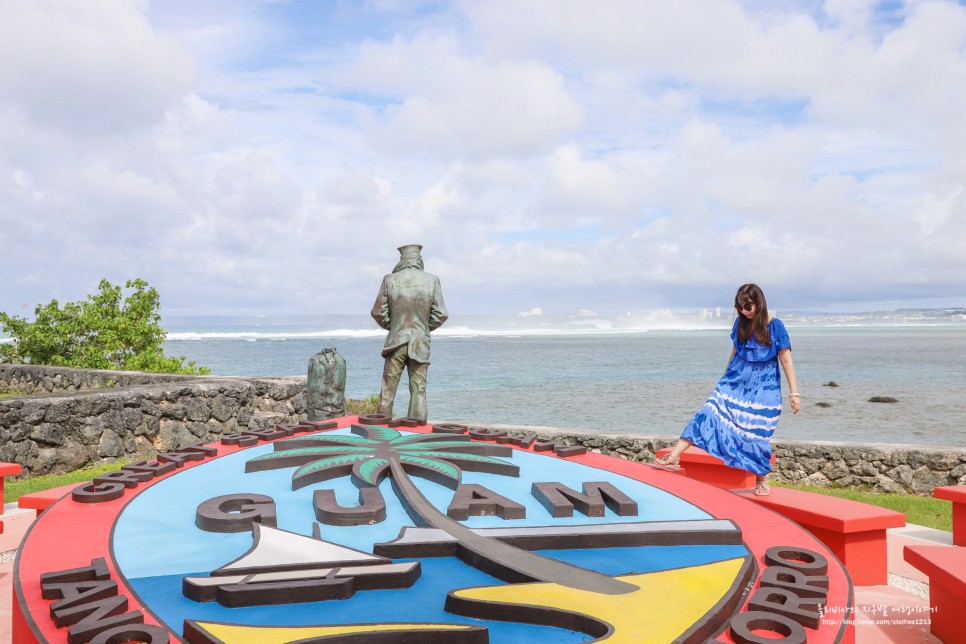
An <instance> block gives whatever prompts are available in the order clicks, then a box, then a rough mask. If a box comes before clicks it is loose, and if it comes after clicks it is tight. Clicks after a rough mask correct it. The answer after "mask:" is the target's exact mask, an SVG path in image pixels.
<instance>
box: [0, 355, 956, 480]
mask: <svg viewBox="0 0 966 644" xmlns="http://www.w3.org/2000/svg"><path fill="white" fill-rule="evenodd" d="M6 392H18V393H20V394H21V395H16V396H10V397H0V461H7V462H16V463H20V464H21V465H22V466H23V468H24V471H25V473H27V474H28V475H40V474H56V473H62V472H68V471H71V470H74V469H77V468H80V467H85V466H88V465H96V464H100V463H110V462H117V461H122V460H123V461H137V460H147V459H151V458H154V456H155V455H156V454H157V453H158V452H159V451H167V450H171V449H176V448H178V447H184V446H186V445H191V444H195V443H207V442H212V441H216V440H219V439H220V438H221V437H222V436H223V435H227V434H233V433H236V432H238V431H242V430H245V429H256V428H266V427H273V426H274V425H276V424H279V423H287V422H294V421H296V420H302V419H305V417H306V398H305V396H306V393H305V378H299V377H291V378H242V377H232V378H226V377H215V376H181V375H166V374H146V373H137V372H123V371H97V370H91V369H70V368H64V367H45V366H32V365H5V364H0V394H2V393H6ZM24 392H26V393H24ZM472 426H473V427H480V428H495V429H504V430H507V431H509V432H510V433H511V434H512V435H518V436H519V435H523V434H527V433H536V434H538V435H539V437H540V439H541V440H547V439H550V440H557V441H561V442H563V443H565V444H567V445H585V446H587V447H588V448H590V449H592V450H594V451H597V452H600V453H603V454H608V455H612V456H619V457H621V458H626V459H628V460H632V461H651V460H652V459H653V458H654V454H655V453H656V452H657V450H659V449H661V448H663V447H669V446H671V445H673V444H674V442H675V441H676V438H675V437H661V436H641V435H637V434H603V433H597V432H575V431H570V430H564V429H556V428H549V427H525V426H507V425H490V424H486V425H483V424H481V425H472ZM773 448H774V451H775V456H776V457H777V463H776V465H775V468H774V471H773V473H772V477H773V478H775V479H776V480H780V481H788V482H794V483H805V484H810V485H818V486H826V485H830V486H842V487H849V486H855V485H868V486H872V487H874V488H876V489H878V490H881V491H886V492H904V493H912V494H930V493H931V492H932V488H933V487H935V486H937V485H956V484H959V485H964V484H966V449H938V448H926V447H918V446H913V445H885V444H868V445H856V444H851V443H849V444H846V443H811V442H804V441H774V442H773Z"/></svg>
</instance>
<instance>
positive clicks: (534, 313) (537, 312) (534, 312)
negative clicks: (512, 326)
mask: <svg viewBox="0 0 966 644" xmlns="http://www.w3.org/2000/svg"><path fill="white" fill-rule="evenodd" d="M541 315H543V309H542V308H540V307H539V306H535V307H533V308H532V309H530V310H529V311H524V312H522V313H517V316H519V317H521V318H531V317H533V318H538V317H540V316H541Z"/></svg>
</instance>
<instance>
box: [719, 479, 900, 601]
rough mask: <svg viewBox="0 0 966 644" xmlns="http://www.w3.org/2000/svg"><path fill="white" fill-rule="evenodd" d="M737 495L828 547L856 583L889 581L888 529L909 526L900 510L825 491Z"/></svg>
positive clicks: (783, 490)
mask: <svg viewBox="0 0 966 644" xmlns="http://www.w3.org/2000/svg"><path fill="white" fill-rule="evenodd" d="M734 493H735V494H738V495H739V496H742V497H744V498H746V499H749V500H751V501H754V502H755V503H758V504H759V505H762V506H764V507H766V508H768V509H770V510H774V511H775V512H777V513H778V514H781V515H783V516H785V517H788V518H789V519H791V520H792V521H794V522H795V523H797V524H798V525H800V526H802V527H803V528H805V529H806V530H808V531H809V532H811V533H812V534H813V535H815V537H816V538H817V539H818V540H819V541H821V542H822V543H824V544H825V545H826V546H828V549H829V550H831V551H832V552H833V553H835V556H836V557H838V558H839V560H841V562H842V563H843V564H845V568H846V569H847V570H848V571H849V576H850V577H852V583H853V584H855V585H856V586H878V585H882V584H887V583H889V569H888V561H887V549H886V530H887V529H888V528H901V527H902V526H904V525H906V516H905V515H904V514H902V513H901V512H896V511H894V510H887V509H885V508H880V507H878V506H875V505H869V504H868V503H861V502H859V501H851V500H849V499H840V498H838V497H834V496H828V495H825V494H817V493H814V492H805V491H803V490H792V489H789V488H783V487H777V486H776V487H772V489H771V494H769V495H768V496H755V491H754V489H748V490H734Z"/></svg>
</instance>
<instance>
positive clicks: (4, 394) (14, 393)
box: [0, 391, 30, 398]
mask: <svg viewBox="0 0 966 644" xmlns="http://www.w3.org/2000/svg"><path fill="white" fill-rule="evenodd" d="M29 394H30V392H29V391H2V392H0V398H13V397H14V396H27V395H29Z"/></svg>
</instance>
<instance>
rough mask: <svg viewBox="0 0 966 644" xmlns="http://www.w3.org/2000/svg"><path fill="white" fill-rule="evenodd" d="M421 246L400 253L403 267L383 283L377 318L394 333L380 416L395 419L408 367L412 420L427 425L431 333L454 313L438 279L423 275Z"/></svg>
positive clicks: (389, 339)
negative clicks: (398, 390) (394, 410)
mask: <svg viewBox="0 0 966 644" xmlns="http://www.w3.org/2000/svg"><path fill="white" fill-rule="evenodd" d="M422 248H423V247H422V246H420V245H419V244H410V245H408V246H401V247H400V248H399V255H400V259H399V263H398V264H396V267H395V268H394V269H392V273H391V274H389V275H386V276H385V277H384V278H382V286H381V287H380V288H379V295H378V296H376V303H375V304H373V306H372V317H373V319H374V320H375V321H376V323H377V324H378V325H379V326H381V327H382V328H384V329H387V330H388V331H389V336H388V337H387V338H386V345H385V346H384V347H383V349H382V357H383V358H385V359H386V366H385V368H384V369H383V372H382V391H381V392H380V393H379V409H378V413H380V414H385V415H387V416H390V417H391V416H392V404H393V401H394V400H395V398H396V388H397V387H398V386H399V378H400V376H402V370H403V367H406V370H407V371H408V373H409V414H408V416H409V418H414V419H417V420H421V421H423V422H425V421H426V374H427V373H428V372H429V332H430V331H434V330H436V329H438V328H439V327H440V326H442V324H443V322H445V321H446V318H447V317H449V314H448V313H447V312H446V305H445V304H444V303H443V293H442V291H441V290H440V287H439V278H438V277H436V276H435V275H432V274H430V273H427V272H425V271H424V270H423V258H422V256H421V255H420V254H419V251H420V250H422Z"/></svg>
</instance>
